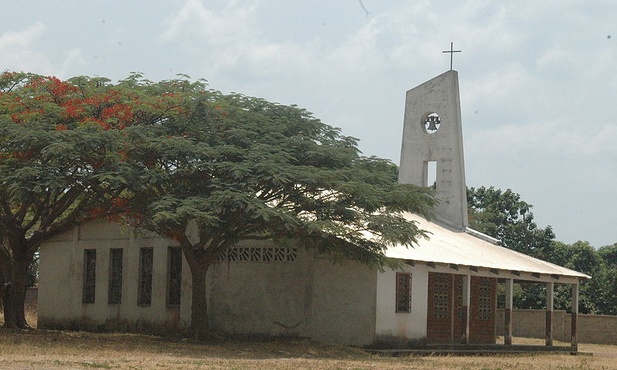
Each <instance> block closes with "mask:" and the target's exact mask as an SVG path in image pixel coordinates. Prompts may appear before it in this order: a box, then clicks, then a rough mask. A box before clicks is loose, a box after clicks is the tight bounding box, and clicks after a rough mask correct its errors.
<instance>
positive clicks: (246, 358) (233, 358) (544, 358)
mask: <svg viewBox="0 0 617 370" xmlns="http://www.w3.org/2000/svg"><path fill="white" fill-rule="evenodd" d="M32 319H36V318H35V317H30V321H29V322H30V323H31V324H33V323H34V322H35V320H32ZM515 343H517V344H542V341H541V340H535V339H524V338H515ZM580 350H581V351H584V352H594V353H595V355H594V356H570V355H567V354H527V355H500V356H427V357H415V356H408V357H397V358H392V357H379V356H374V355H369V354H367V353H365V352H364V351H362V350H360V349H357V348H352V347H345V346H335V345H326V344H323V343H318V342H314V341H310V340H303V339H294V340H282V339H281V340H272V341H236V340H225V341H220V342H216V343H195V342H192V341H187V340H174V339H169V338H160V337H153V336H146V335H135V334H95V333H82V332H59V331H42V330H33V331H26V332H21V333H15V332H12V331H8V330H0V369H93V368H99V369H293V370H299V369H521V370H523V369H524V370H528V369H547V370H548V369H617V346H608V345H588V344H582V345H580Z"/></svg>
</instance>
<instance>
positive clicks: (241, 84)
mask: <svg viewBox="0 0 617 370" xmlns="http://www.w3.org/2000/svg"><path fill="white" fill-rule="evenodd" d="M0 20H1V22H0V69H1V70H14V71H27V72H35V73H40V74H45V75H55V76H58V77H60V78H69V77H73V76H76V75H89V76H104V77H108V78H110V79H112V80H114V81H115V80H118V79H122V78H124V77H126V76H127V75H128V74H129V73H130V72H143V73H144V74H145V76H146V77H147V78H149V79H150V80H155V81H156V80H161V79H169V78H174V77H175V76H176V74H178V73H183V74H187V75H189V76H191V77H192V78H194V79H197V78H205V79H207V80H208V81H209V84H210V86H211V87H212V88H214V89H217V90H221V91H223V92H232V91H235V92H241V93H244V94H247V95H253V96H258V97H263V98H266V99H268V100H272V101H277V102H280V103H283V104H297V105H299V106H301V107H304V108H306V109H308V110H309V111H311V112H313V113H314V114H315V116H316V117H318V118H320V119H322V120H323V121H324V122H326V123H328V124H330V125H333V126H337V127H340V128H342V130H343V133H344V134H345V135H349V136H354V137H356V138H359V139H360V148H361V149H362V151H363V152H364V154H365V155H377V156H379V157H384V158H389V159H391V160H393V161H394V162H395V163H397V164H398V163H399V155H400V144H401V134H402V128H403V109H404V99H405V92H406V91H407V90H409V89H411V88H413V87H414V86H416V85H418V84H420V83H422V82H424V81H426V80H429V79H431V78H432V77H435V76H437V75H439V74H441V73H443V72H445V71H447V70H448V69H449V67H450V66H449V63H450V59H449V56H448V55H447V54H443V53H442V51H443V50H446V49H449V47H450V42H451V41H452V42H454V47H455V49H457V50H462V52H461V53H457V54H455V55H454V69H455V70H457V71H458V72H459V80H460V89H461V101H462V115H463V134H464V140H465V141H464V143H465V160H466V174H467V185H468V186H473V187H479V186H495V187H498V188H501V189H504V190H505V189H508V188H510V189H512V190H513V191H514V192H517V193H519V194H521V196H522V198H523V200H525V201H526V202H528V203H531V204H533V205H534V208H533V212H534V215H535V218H536V221H537V222H538V224H539V225H540V226H542V227H544V226H547V225H551V226H552V227H553V229H554V231H555V233H556V234H557V239H558V240H560V241H563V242H566V243H573V242H575V241H577V240H586V241H589V242H590V243H591V244H592V245H594V246H596V247H600V246H604V245H609V244H613V243H616V242H617V73H616V72H615V69H616V67H617V1H615V0H593V1H589V0H543V1H538V0H518V1H517V0H512V1H496V0H495V1H490V0H473V1H428V0H427V1H423V0H415V1H412V0H409V1H407V0H362V1H359V0H338V1H336V0H334V1H333V0H327V1H326V0H293V1H290V0H237V1H234V0H232V1H222V0H221V1H218V0H211V1H208V0H131V1H126V0H106V1H92V0H53V1H50V0H11V1H7V2H5V3H4V4H3V7H2V15H0Z"/></svg>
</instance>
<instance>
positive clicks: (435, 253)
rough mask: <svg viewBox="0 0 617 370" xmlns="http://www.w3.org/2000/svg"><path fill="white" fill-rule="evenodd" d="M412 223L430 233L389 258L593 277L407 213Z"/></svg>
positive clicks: (393, 249) (392, 252) (393, 251)
mask: <svg viewBox="0 0 617 370" xmlns="http://www.w3.org/2000/svg"><path fill="white" fill-rule="evenodd" d="M405 217H406V218H408V219H409V220H412V221H415V222H416V223H417V224H418V227H419V228H420V229H422V230H425V231H427V233H428V236H429V238H428V239H427V238H420V239H419V240H418V244H417V245H414V247H405V246H403V245H398V246H394V247H390V248H388V250H387V251H386V256H388V257H391V258H398V259H404V260H410V261H417V262H425V263H440V264H453V265H459V266H474V267H480V268H486V269H497V270H503V271H507V272H512V271H518V272H526V273H531V274H544V275H559V276H568V277H574V278H584V279H588V278H590V276H588V275H585V274H583V273H580V272H578V271H574V270H570V269H567V268H565V267H561V266H558V265H555V264H553V263H550V262H546V261H543V260H540V259H537V258H533V257H530V256H527V255H525V254H522V253H518V252H515V251H513V250H510V249H507V248H504V247H501V246H499V245H495V244H493V243H490V242H488V241H485V240H483V239H480V238H478V237H476V236H473V235H470V234H468V233H466V232H465V231H460V230H455V229H451V228H447V227H445V226H441V225H438V224H437V223H434V222H431V221H428V220H426V219H425V218H423V217H421V216H418V215H414V214H407V215H406V216H405Z"/></svg>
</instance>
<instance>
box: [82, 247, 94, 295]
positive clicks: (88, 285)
mask: <svg viewBox="0 0 617 370" xmlns="http://www.w3.org/2000/svg"><path fill="white" fill-rule="evenodd" d="M95 296H96V249H86V250H84V282H83V291H82V302H83V303H94V299H95Z"/></svg>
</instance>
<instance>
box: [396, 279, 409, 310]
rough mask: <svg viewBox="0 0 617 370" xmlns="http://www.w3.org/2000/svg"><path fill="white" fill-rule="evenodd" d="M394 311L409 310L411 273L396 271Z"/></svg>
mask: <svg viewBox="0 0 617 370" xmlns="http://www.w3.org/2000/svg"><path fill="white" fill-rule="evenodd" d="M396 312H401V313H409V312H411V274H409V273H402V272H397V273H396Z"/></svg>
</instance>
